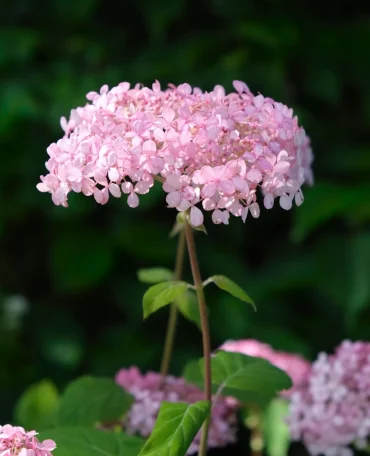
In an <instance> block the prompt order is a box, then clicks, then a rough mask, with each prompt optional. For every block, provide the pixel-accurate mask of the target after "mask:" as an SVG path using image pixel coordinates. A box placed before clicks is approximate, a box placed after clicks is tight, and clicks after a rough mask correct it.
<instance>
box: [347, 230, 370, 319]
mask: <svg viewBox="0 0 370 456" xmlns="http://www.w3.org/2000/svg"><path fill="white" fill-rule="evenodd" d="M349 264H350V270H349V282H350V286H349V297H348V306H347V316H348V323H349V325H350V326H354V325H355V323H356V320H357V318H358V317H359V316H361V312H362V311H363V310H364V309H365V308H366V307H369V305H370V280H369V272H370V233H367V232H364V233H358V234H357V235H356V236H355V237H354V238H353V239H351V240H350V259H349Z"/></svg>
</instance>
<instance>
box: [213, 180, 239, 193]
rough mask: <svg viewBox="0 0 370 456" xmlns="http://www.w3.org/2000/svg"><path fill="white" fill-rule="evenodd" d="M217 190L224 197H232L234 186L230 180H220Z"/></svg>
mask: <svg viewBox="0 0 370 456" xmlns="http://www.w3.org/2000/svg"><path fill="white" fill-rule="evenodd" d="M217 190H218V191H219V192H221V193H223V194H224V195H227V196H228V195H232V194H233V193H234V192H235V186H234V184H233V183H232V182H231V181H230V180H222V181H221V182H220V183H219V184H218V186H217Z"/></svg>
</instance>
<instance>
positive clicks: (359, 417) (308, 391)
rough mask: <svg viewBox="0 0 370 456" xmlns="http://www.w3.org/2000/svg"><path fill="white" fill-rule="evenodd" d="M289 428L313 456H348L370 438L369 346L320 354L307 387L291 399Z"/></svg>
mask: <svg viewBox="0 0 370 456" xmlns="http://www.w3.org/2000/svg"><path fill="white" fill-rule="evenodd" d="M288 422H289V427H290V432H291V435H292V438H293V440H302V441H303V442H304V443H305V445H306V446H307V448H308V450H309V451H310V453H311V454H313V455H319V454H324V455H327V456H350V455H351V454H352V451H351V449H350V448H348V445H350V444H355V445H356V446H358V447H365V446H367V445H368V440H367V439H368V438H369V436H370V343H368V342H349V341H344V342H342V343H341V345H340V346H339V347H338V348H337V349H336V351H335V354H334V355H327V354H326V353H321V354H320V355H319V357H318V359H317V361H315V362H314V363H313V366H312V373H311V375H310V377H309V381H308V382H307V384H306V385H304V386H302V387H301V388H300V389H299V390H298V391H296V392H295V393H294V394H293V395H292V397H291V404H290V414H289V420H288Z"/></svg>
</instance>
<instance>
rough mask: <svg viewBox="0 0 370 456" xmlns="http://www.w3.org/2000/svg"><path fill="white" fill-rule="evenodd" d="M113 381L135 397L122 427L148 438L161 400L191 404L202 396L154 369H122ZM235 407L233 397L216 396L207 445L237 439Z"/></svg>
mask: <svg viewBox="0 0 370 456" xmlns="http://www.w3.org/2000/svg"><path fill="white" fill-rule="evenodd" d="M116 382H117V384H118V385H120V386H122V387H123V388H124V389H125V390H127V391H129V392H130V393H131V394H132V395H133V396H134V397H135V402H134V404H133V405H132V407H131V409H130V411H129V413H128V416H127V417H126V418H125V421H124V427H125V430H126V432H128V433H129V434H140V435H141V436H143V437H148V436H149V435H150V433H151V432H152V430H153V426H154V423H155V420H156V418H157V415H158V412H159V408H160V405H161V402H162V401H168V402H188V403H193V402H197V401H200V400H202V399H204V393H203V392H202V391H200V390H199V389H198V388H197V387H196V386H194V385H189V384H187V383H186V382H185V380H184V379H182V378H176V377H172V376H167V377H162V376H161V375H160V374H158V373H155V372H148V373H147V374H142V373H141V372H140V371H139V369H137V368H136V367H131V368H130V369H121V370H120V371H119V372H118V373H117V375H116ZM236 409H237V405H236V402H235V401H234V400H233V399H227V398H222V397H218V398H217V399H216V400H215V401H214V404H213V407H212V417H211V424H210V429H209V437H208V447H209V448H217V447H223V446H226V445H228V444H229V443H233V442H235V441H236V424H237V418H236ZM199 443H200V433H199V434H198V435H197V436H196V437H195V439H194V441H193V442H192V444H191V446H190V448H189V450H188V452H187V454H193V453H196V452H197V451H198V449H199Z"/></svg>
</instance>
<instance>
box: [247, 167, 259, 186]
mask: <svg viewBox="0 0 370 456" xmlns="http://www.w3.org/2000/svg"><path fill="white" fill-rule="evenodd" d="M247 178H248V179H249V180H250V181H251V182H254V183H256V184H258V183H259V182H261V180H262V174H261V171H260V170H259V169H251V170H250V171H248V173H247Z"/></svg>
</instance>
